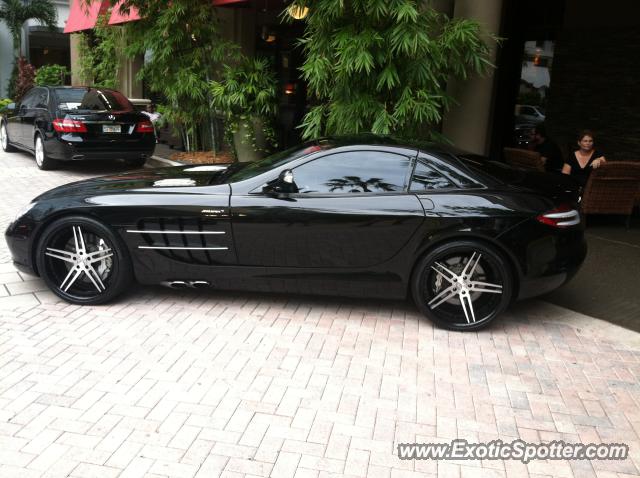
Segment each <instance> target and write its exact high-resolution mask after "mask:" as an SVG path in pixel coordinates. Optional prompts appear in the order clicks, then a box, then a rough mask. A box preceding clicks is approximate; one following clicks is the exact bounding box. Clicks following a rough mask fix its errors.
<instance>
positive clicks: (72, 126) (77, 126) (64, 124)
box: [53, 118, 87, 133]
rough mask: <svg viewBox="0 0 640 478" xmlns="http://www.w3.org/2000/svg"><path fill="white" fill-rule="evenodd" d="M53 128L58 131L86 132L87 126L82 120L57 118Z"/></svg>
mask: <svg viewBox="0 0 640 478" xmlns="http://www.w3.org/2000/svg"><path fill="white" fill-rule="evenodd" d="M53 129H55V130H56V131H57V132H58V133H86V132H87V126H86V125H85V124H84V123H83V122H82V121H76V120H72V119H67V118H65V119H62V118H57V119H54V120H53Z"/></svg>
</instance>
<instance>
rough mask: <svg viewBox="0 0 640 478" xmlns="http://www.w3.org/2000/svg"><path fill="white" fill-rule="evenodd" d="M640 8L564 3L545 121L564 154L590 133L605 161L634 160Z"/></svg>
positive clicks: (639, 156) (638, 152) (639, 155)
mask: <svg viewBox="0 0 640 478" xmlns="http://www.w3.org/2000/svg"><path fill="white" fill-rule="evenodd" d="M639 15H640V6H639V5H638V4H637V2H635V1H628V0H619V1H618V2H616V3H615V8H611V7H606V8H605V7H603V6H602V3H601V2H597V1H595V0H580V1H578V0H568V1H567V10H566V16H565V22H564V28H563V31H562V33H561V34H560V37H559V38H558V41H557V43H556V53H555V58H554V68H553V73H552V76H551V87H550V95H549V105H548V107H547V123H548V129H549V132H550V134H551V135H553V136H554V137H555V138H556V140H557V141H558V143H559V144H560V145H561V146H564V147H565V148H566V149H568V150H569V151H570V150H571V149H570V148H573V146H574V145H575V135H576V133H577V132H578V131H580V130H582V129H585V128H586V129H592V130H594V132H595V133H596V142H597V144H598V146H599V147H600V148H601V149H602V150H603V152H604V153H605V154H606V156H607V157H608V158H612V159H620V160H640V109H638V107H637V106H638V105H639V104H640V102H639V100H638V98H640V81H638V79H639V78H640V63H638V58H640V30H639V29H638V26H637V25H638V20H637V19H638V16H639Z"/></svg>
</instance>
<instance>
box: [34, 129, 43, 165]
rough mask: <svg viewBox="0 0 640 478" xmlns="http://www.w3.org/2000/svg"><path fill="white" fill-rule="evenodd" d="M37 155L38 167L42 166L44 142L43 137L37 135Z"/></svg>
mask: <svg viewBox="0 0 640 478" xmlns="http://www.w3.org/2000/svg"><path fill="white" fill-rule="evenodd" d="M35 155H36V164H37V165H38V167H40V168H42V165H43V164H44V145H43V144H42V138H41V137H40V136H37V137H36V145H35Z"/></svg>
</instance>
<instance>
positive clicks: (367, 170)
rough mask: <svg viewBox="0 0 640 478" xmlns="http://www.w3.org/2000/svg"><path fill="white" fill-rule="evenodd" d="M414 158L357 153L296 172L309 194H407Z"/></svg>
mask: <svg viewBox="0 0 640 478" xmlns="http://www.w3.org/2000/svg"><path fill="white" fill-rule="evenodd" d="M410 165H411V158H409V157H406V156H401V155H398V154H393V153H385V152H381V151H354V152H349V153H337V154H332V155H329V156H324V157H322V158H318V159H316V160H314V161H311V162H309V163H306V164H303V165H302V166H298V167H297V168H295V169H294V170H293V175H294V181H295V183H296V185H297V186H298V191H299V192H300V193H305V194H313V193H315V194H327V193H329V194H350V193H351V194H362V193H385V192H394V191H404V190H405V183H406V180H407V176H408V173H409V166H410Z"/></svg>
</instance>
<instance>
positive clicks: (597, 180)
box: [580, 161, 640, 228]
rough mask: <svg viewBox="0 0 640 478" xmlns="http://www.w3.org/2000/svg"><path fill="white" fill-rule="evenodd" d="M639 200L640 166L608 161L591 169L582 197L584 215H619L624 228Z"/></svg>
mask: <svg viewBox="0 0 640 478" xmlns="http://www.w3.org/2000/svg"><path fill="white" fill-rule="evenodd" d="M639 196H640V162H635V161H611V162H608V163H605V164H603V165H602V166H600V167H599V168H597V169H594V170H593V171H592V172H591V175H590V176H589V179H588V180H587V184H586V186H585V188H584V192H583V193H582V200H581V203H580V208H581V209H582V212H583V213H584V214H621V215H625V216H627V228H628V227H629V222H630V220H631V214H632V212H633V207H634V205H635V203H636V201H637V200H638V197H639Z"/></svg>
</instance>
